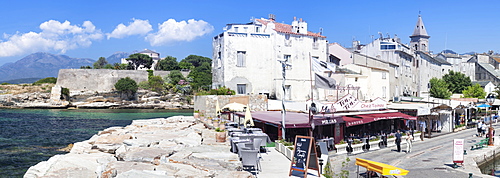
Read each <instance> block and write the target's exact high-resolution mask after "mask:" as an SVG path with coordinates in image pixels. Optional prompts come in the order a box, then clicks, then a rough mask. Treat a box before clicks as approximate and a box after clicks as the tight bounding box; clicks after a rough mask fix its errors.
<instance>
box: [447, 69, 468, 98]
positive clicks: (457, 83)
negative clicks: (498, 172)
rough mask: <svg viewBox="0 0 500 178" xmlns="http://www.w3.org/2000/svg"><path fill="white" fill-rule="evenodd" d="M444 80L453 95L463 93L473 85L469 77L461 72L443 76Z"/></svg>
mask: <svg viewBox="0 0 500 178" xmlns="http://www.w3.org/2000/svg"><path fill="white" fill-rule="evenodd" d="M443 80H444V81H445V82H446V83H447V84H448V89H449V90H450V91H451V92H452V93H461V92H462V91H463V90H465V89H466V88H467V87H468V86H471V85H472V82H471V80H470V78H469V77H467V76H466V75H465V74H463V73H460V72H454V71H452V70H450V72H449V73H448V74H446V75H444V76H443Z"/></svg>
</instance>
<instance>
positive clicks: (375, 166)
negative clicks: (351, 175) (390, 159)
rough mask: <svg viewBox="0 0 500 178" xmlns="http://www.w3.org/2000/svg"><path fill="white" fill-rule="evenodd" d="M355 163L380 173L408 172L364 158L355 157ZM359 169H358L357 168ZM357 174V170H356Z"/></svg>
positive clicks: (402, 173)
mask: <svg viewBox="0 0 500 178" xmlns="http://www.w3.org/2000/svg"><path fill="white" fill-rule="evenodd" d="M356 165H358V166H362V167H365V168H366V169H367V170H369V171H375V172H378V173H380V174H382V175H395V176H396V175H401V176H404V175H406V174H408V172H410V171H408V170H404V169H401V168H398V167H395V166H391V165H388V164H384V163H379V162H375V161H370V160H366V159H361V158H356ZM358 171H359V170H358ZM358 174H359V172H358Z"/></svg>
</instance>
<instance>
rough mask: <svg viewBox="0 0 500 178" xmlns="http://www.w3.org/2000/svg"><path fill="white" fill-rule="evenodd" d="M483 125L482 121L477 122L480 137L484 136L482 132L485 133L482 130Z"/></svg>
mask: <svg viewBox="0 0 500 178" xmlns="http://www.w3.org/2000/svg"><path fill="white" fill-rule="evenodd" d="M482 126H483V124H482V123H481V121H479V122H477V136H478V137H482V136H483V135H482V133H483V131H482V128H483V127H482Z"/></svg>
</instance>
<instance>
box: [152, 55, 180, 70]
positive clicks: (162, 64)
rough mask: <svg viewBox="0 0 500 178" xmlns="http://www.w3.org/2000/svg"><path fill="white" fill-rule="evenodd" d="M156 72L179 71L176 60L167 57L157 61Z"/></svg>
mask: <svg viewBox="0 0 500 178" xmlns="http://www.w3.org/2000/svg"><path fill="white" fill-rule="evenodd" d="M156 70H166V71H172V70H179V64H178V63H177V58H175V57H172V56H167V57H165V58H164V59H162V60H160V61H158V65H157V66H156Z"/></svg>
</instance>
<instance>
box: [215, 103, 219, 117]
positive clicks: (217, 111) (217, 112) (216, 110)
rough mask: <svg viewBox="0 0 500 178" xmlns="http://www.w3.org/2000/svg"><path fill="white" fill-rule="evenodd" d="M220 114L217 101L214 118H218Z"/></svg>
mask: <svg viewBox="0 0 500 178" xmlns="http://www.w3.org/2000/svg"><path fill="white" fill-rule="evenodd" d="M219 114H220V106H219V100H217V103H215V116H218V115H219Z"/></svg>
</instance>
